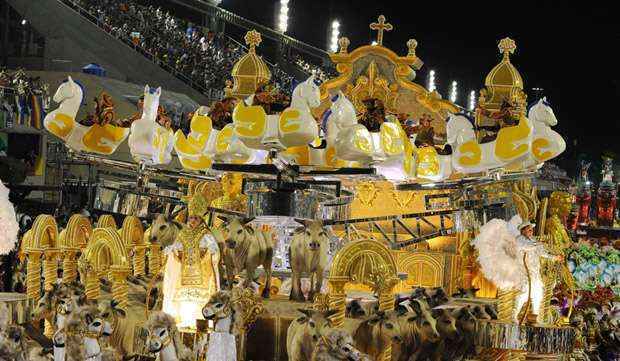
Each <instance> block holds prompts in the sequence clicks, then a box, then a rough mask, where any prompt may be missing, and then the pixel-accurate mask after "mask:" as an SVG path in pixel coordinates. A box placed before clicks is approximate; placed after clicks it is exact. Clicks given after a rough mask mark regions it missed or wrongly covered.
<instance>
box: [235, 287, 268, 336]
mask: <svg viewBox="0 0 620 361" xmlns="http://www.w3.org/2000/svg"><path fill="white" fill-rule="evenodd" d="M232 303H233V304H234V305H235V306H236V307H235V308H236V309H237V310H242V314H241V317H242V319H243V327H244V329H245V331H248V330H249V329H250V327H252V325H253V324H254V322H256V320H257V319H258V316H259V315H260V314H261V313H263V311H264V310H265V307H264V305H263V302H262V300H261V299H260V298H259V297H258V296H257V295H256V294H255V293H254V292H253V291H252V290H251V289H249V288H239V287H235V288H233V299H232Z"/></svg>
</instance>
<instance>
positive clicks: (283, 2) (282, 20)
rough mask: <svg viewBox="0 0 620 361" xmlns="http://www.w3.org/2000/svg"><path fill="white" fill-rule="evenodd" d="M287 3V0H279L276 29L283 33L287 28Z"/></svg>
mask: <svg viewBox="0 0 620 361" xmlns="http://www.w3.org/2000/svg"><path fill="white" fill-rule="evenodd" d="M288 3H289V0H280V15H279V16H278V30H279V31H280V32H282V33H285V32H286V30H288Z"/></svg>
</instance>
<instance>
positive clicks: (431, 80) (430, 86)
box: [427, 70, 437, 92]
mask: <svg viewBox="0 0 620 361" xmlns="http://www.w3.org/2000/svg"><path fill="white" fill-rule="evenodd" d="M427 88H428V91H429V92H434V91H435V90H436V89H437V87H436V86H435V71H434V70H431V71H430V72H429V73H428V86H427Z"/></svg>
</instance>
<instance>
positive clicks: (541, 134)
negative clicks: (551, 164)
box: [527, 98, 566, 165]
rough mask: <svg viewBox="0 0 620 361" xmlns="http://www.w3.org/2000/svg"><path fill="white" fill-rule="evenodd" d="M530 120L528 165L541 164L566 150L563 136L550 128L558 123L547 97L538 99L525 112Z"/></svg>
mask: <svg viewBox="0 0 620 361" xmlns="http://www.w3.org/2000/svg"><path fill="white" fill-rule="evenodd" d="M527 117H528V118H529V119H530V120H531V121H532V125H533V127H534V134H533V135H532V152H531V154H530V157H529V159H528V161H527V163H528V165H534V164H541V163H543V162H545V161H547V160H549V159H552V158H555V157H557V156H558V155H560V154H562V152H564V151H565V150H566V142H565V141H564V138H562V136H561V135H560V134H559V133H558V132H556V131H555V130H553V129H551V127H553V126H555V125H557V124H558V120H557V118H556V117H555V114H554V112H553V109H552V108H551V105H550V104H549V103H548V102H547V98H542V99H540V100H538V101H537V102H536V103H534V105H532V106H531V107H530V109H529V111H528V113H527Z"/></svg>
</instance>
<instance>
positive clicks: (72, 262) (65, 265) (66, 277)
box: [62, 248, 79, 283]
mask: <svg viewBox="0 0 620 361" xmlns="http://www.w3.org/2000/svg"><path fill="white" fill-rule="evenodd" d="M78 251H79V250H78V249H77V248H65V249H64V250H63V252H62V253H63V258H62V282H63V283H69V282H73V281H75V280H77V278H78V270H77V253H78Z"/></svg>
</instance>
